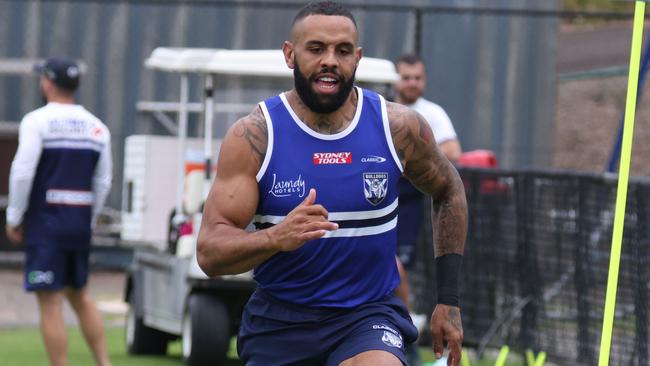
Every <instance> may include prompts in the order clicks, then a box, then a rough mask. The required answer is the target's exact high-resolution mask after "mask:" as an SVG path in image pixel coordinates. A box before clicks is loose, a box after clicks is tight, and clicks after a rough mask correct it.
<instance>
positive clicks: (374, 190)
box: [363, 173, 388, 206]
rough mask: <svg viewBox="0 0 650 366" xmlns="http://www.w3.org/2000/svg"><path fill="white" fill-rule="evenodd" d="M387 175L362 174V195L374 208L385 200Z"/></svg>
mask: <svg viewBox="0 0 650 366" xmlns="http://www.w3.org/2000/svg"><path fill="white" fill-rule="evenodd" d="M387 192H388V173H363V193H364V194H365V196H366V200H368V202H370V203H371V204H372V205H374V206H376V205H378V204H379V203H381V201H383V200H384V198H386V193H387Z"/></svg>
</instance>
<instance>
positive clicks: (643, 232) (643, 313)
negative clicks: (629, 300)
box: [634, 184, 650, 365]
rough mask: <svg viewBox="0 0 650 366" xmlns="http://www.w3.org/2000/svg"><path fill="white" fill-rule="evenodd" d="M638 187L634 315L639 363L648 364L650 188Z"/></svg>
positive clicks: (639, 185) (636, 193) (636, 194)
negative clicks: (649, 215) (649, 227)
mask: <svg viewBox="0 0 650 366" xmlns="http://www.w3.org/2000/svg"><path fill="white" fill-rule="evenodd" d="M634 187H635V188H636V191H635V196H636V210H637V230H636V232H637V240H636V241H635V246H636V248H635V251H636V260H637V264H636V281H634V287H635V290H636V291H635V292H634V293H635V295H636V296H634V315H635V317H636V324H635V325H636V339H635V348H636V354H637V357H636V358H637V360H638V362H637V365H648V364H649V363H650V357H648V343H649V342H650V340H649V339H648V321H649V320H648V304H650V296H649V294H648V292H649V290H648V283H650V270H649V269H648V266H650V238H649V237H648V225H650V222H648V219H649V217H648V206H647V204H648V203H649V201H650V200H648V194H650V189H648V186H647V185H641V184H635V185H634Z"/></svg>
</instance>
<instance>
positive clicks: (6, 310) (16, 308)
mask: <svg viewBox="0 0 650 366" xmlns="http://www.w3.org/2000/svg"><path fill="white" fill-rule="evenodd" d="M22 284H23V273H22V271H21V270H18V269H10V270H8V269H0V328H15V327H37V326H38V305H37V303H36V296H35V295H33V294H31V293H26V292H25V291H24V290H23V287H22V286H23V285H22ZM124 284H125V274H124V273H123V272H93V273H91V275H90V278H89V283H88V286H89V287H88V288H89V289H90V293H91V295H92V296H93V298H94V299H95V301H96V302H97V305H98V307H99V309H100V311H101V312H102V315H103V317H104V321H105V324H106V325H107V326H118V325H123V324H124V316H125V314H126V310H127V304H126V303H124V301H123V300H122V297H123V293H124ZM64 319H65V322H66V324H68V325H77V319H76V317H75V315H74V312H73V311H72V308H70V306H69V305H68V304H67V303H66V304H65V307H64Z"/></svg>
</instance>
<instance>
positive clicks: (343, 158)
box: [312, 151, 352, 165]
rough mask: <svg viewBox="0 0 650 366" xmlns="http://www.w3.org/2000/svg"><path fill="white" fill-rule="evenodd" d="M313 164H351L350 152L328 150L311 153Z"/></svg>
mask: <svg viewBox="0 0 650 366" xmlns="http://www.w3.org/2000/svg"><path fill="white" fill-rule="evenodd" d="M312 161H313V162H314V165H324V164H352V153H351V152H349V151H348V152H329V153H314V155H312Z"/></svg>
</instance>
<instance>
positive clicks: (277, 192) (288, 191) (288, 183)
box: [269, 173, 305, 197]
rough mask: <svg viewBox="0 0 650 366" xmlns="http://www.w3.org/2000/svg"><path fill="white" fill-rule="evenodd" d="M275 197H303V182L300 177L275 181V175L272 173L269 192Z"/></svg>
mask: <svg viewBox="0 0 650 366" xmlns="http://www.w3.org/2000/svg"><path fill="white" fill-rule="evenodd" d="M269 193H270V194H272V195H273V196H275V197H289V196H294V195H296V196H298V197H304V196H305V180H304V179H302V175H301V174H300V175H298V178H296V179H280V180H278V179H277V176H276V174H275V173H273V184H272V186H271V190H270V191H269Z"/></svg>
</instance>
